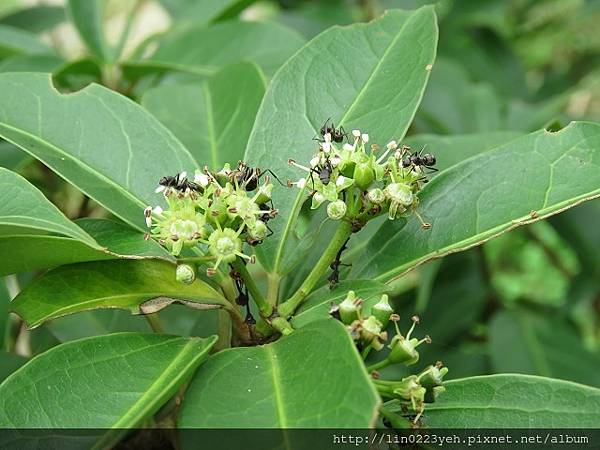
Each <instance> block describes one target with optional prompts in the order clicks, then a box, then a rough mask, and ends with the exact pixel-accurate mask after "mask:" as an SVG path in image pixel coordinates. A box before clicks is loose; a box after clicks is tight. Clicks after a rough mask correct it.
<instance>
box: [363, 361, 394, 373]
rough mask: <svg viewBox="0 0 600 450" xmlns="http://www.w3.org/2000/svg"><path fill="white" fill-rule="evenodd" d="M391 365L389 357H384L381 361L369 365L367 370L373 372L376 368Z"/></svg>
mask: <svg viewBox="0 0 600 450" xmlns="http://www.w3.org/2000/svg"><path fill="white" fill-rule="evenodd" d="M389 365H390V362H389V361H388V359H387V358H386V359H382V360H381V361H379V362H377V363H375V364H372V365H370V366H369V367H367V372H369V373H371V372H374V371H376V370H379V369H383V368H384V367H387V366H389Z"/></svg>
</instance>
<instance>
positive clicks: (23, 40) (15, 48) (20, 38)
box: [0, 25, 54, 59]
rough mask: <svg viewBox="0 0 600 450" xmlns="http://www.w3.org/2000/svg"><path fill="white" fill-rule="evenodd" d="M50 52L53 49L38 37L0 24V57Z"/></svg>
mask: <svg viewBox="0 0 600 450" xmlns="http://www.w3.org/2000/svg"><path fill="white" fill-rule="evenodd" d="M38 53H45V54H52V53H54V51H53V50H52V49H51V48H50V47H48V46H46V45H45V44H43V43H42V42H41V41H40V40H39V39H38V37H37V36H36V35H35V34H33V33H29V32H27V31H23V30H19V29H18V28H13V27H10V26H8V25H0V59H1V58H5V57H7V56H11V55H26V54H38Z"/></svg>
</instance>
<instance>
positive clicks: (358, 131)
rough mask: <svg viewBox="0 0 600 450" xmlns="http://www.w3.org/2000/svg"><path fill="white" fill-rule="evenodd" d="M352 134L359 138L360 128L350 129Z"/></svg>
mask: <svg viewBox="0 0 600 450" xmlns="http://www.w3.org/2000/svg"><path fill="white" fill-rule="evenodd" d="M352 136H354V137H357V138H359V137H360V130H352Z"/></svg>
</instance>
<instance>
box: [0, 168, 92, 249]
mask: <svg viewBox="0 0 600 450" xmlns="http://www.w3.org/2000/svg"><path fill="white" fill-rule="evenodd" d="M0 233H1V234H2V235H5V234H9V233H10V234H17V235H19V234H50V233H54V234H58V235H61V236H66V237H70V238H73V239H76V240H78V241H81V242H83V243H85V244H88V245H89V246H91V247H96V248H100V247H99V245H98V244H97V243H96V241H94V239H93V238H92V237H91V236H89V235H88V234H87V233H86V232H85V231H83V230H82V229H81V228H79V227H78V226H77V225H75V224H74V223H73V222H71V221H70V220H69V219H67V218H66V217H65V216H64V215H63V213H61V212H60V210H59V209H58V208H57V207H56V206H54V205H53V204H52V203H50V202H49V201H48V200H47V199H46V197H44V195H43V194H42V193H41V192H40V191H38V190H37V189H36V188H35V187H34V186H33V185H31V184H30V183H29V182H28V181H27V180H26V179H25V178H23V177H22V176H20V175H17V174H16V173H14V172H11V171H10V170H7V169H3V168H0Z"/></svg>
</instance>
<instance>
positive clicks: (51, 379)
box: [0, 333, 216, 448]
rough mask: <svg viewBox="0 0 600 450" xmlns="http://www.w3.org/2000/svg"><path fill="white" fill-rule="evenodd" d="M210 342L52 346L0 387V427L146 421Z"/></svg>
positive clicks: (127, 340) (109, 437)
mask: <svg viewBox="0 0 600 450" xmlns="http://www.w3.org/2000/svg"><path fill="white" fill-rule="evenodd" d="M215 340H216V338H215V337H212V338H208V339H199V338H192V339H186V338H182V337H179V336H165V335H158V334H141V333H117V334H111V335H107V336H100V337H94V338H89V339H82V340H79V341H73V342H69V343H66V344H63V345H60V346H58V347H55V348H53V349H51V350H49V351H47V352H46V353H44V354H42V355H40V356H37V357H35V358H33V359H32V360H31V361H30V362H29V363H27V364H26V365H25V366H23V367H22V368H21V369H19V370H18V371H16V372H15V373H13V374H12V375H11V376H10V377H8V378H7V379H6V380H4V382H3V383H2V384H0V427H8V428H52V427H65V428H113V429H118V430H112V431H111V430H105V431H104V432H103V433H102V436H101V443H98V444H97V447H98V448H111V447H112V446H111V444H115V443H116V442H118V439H119V437H120V436H122V435H123V434H124V433H126V432H127V431H126V428H130V427H135V426H136V425H140V423H141V422H142V421H143V420H144V419H146V418H149V417H151V416H152V414H154V413H155V412H156V411H157V410H158V408H160V406H161V405H162V404H163V403H165V402H166V401H167V400H168V399H169V397H171V396H172V395H174V394H175V393H176V391H177V389H178V387H179V386H180V385H181V383H183V382H185V381H186V379H187V378H188V377H189V376H190V375H191V374H192V373H193V371H194V370H195V369H196V367H198V365H200V364H201V363H202V362H203V361H204V360H205V359H206V357H207V356H208V351H209V350H210V348H211V347H212V345H213V344H214V342H215Z"/></svg>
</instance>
